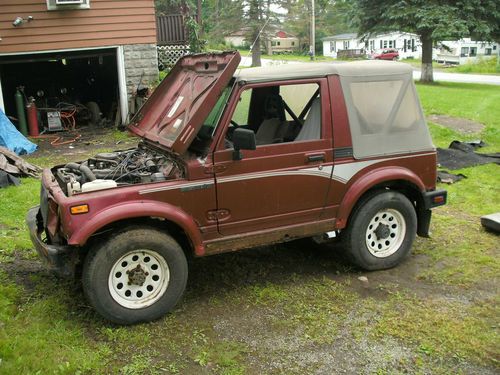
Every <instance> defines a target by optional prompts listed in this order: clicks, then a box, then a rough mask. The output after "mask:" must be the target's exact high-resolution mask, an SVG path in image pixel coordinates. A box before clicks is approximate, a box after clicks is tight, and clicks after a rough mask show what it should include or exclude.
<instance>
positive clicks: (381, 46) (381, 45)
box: [380, 41, 384, 49]
mask: <svg viewBox="0 0 500 375" xmlns="http://www.w3.org/2000/svg"><path fill="white" fill-rule="evenodd" d="M382 43H383V42H382V41H380V49H382V48H384V47H383V44H382Z"/></svg>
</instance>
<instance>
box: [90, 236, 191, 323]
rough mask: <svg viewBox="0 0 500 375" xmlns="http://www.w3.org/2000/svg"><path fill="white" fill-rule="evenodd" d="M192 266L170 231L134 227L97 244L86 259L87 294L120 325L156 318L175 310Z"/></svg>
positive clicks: (106, 316)
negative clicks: (169, 233) (189, 267)
mask: <svg viewBox="0 0 500 375" xmlns="http://www.w3.org/2000/svg"><path fill="white" fill-rule="evenodd" d="M187 276H188V266H187V261H186V257H185V255H184V252H183V251H182V248H181V247H180V246H179V244H178V243H177V242H176V241H175V240H174V239H173V238H172V237H170V236H169V235H168V234H166V233H162V232H159V231H157V230H154V229H150V228H144V227H131V228H129V229H127V230H125V231H122V232H120V233H118V234H116V235H115V236H113V237H111V238H110V239H109V240H108V241H106V242H105V243H104V244H102V245H101V246H96V247H94V248H92V249H91V250H90V251H89V253H88V255H87V257H86V259H85V262H84V266H83V275H82V284H83V290H84V293H85V296H86V297H87V299H88V301H89V302H90V304H91V305H92V307H94V309H95V310H96V311H97V312H98V313H99V314H101V315H102V316H103V317H104V318H105V319H107V320H110V321H111V322H114V323H118V324H135V323H140V322H148V321H151V320H155V319H158V318H160V317H161V316H163V315H165V314H166V313H167V312H169V311H171V310H172V308H173V307H174V306H175V305H176V304H177V302H178V301H179V299H180V298H181V296H182V294H183V293H184V289H185V288H186V282H187Z"/></svg>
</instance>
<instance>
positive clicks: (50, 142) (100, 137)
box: [28, 126, 139, 160]
mask: <svg viewBox="0 0 500 375" xmlns="http://www.w3.org/2000/svg"><path fill="white" fill-rule="evenodd" d="M113 134H114V133H113V131H112V129H110V128H104V127H94V126H86V127H82V128H79V129H77V130H74V131H64V132H58V133H51V134H47V135H43V136H41V137H40V138H36V139H32V140H33V141H34V142H36V143H37V145H38V149H37V151H36V152H35V153H33V154H31V155H30V156H29V157H28V159H29V158H32V157H35V158H36V157H50V158H56V160H57V157H63V158H64V157H68V159H73V158H72V156H76V158H78V157H80V156H84V155H87V154H89V153H90V154H91V153H92V152H93V151H94V150H101V149H107V148H109V149H116V150H118V149H120V150H121V149H127V148H131V147H134V146H135V145H136V144H137V142H138V140H139V139H138V138H136V137H133V136H130V137H127V133H126V132H124V133H123V136H120V137H117V136H116V135H113ZM118 138H119V139H118Z"/></svg>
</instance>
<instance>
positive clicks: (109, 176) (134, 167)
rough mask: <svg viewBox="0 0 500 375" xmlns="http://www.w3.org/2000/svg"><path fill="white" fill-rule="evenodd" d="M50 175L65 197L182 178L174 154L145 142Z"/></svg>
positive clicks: (71, 164) (77, 163) (56, 168)
mask: <svg viewBox="0 0 500 375" xmlns="http://www.w3.org/2000/svg"><path fill="white" fill-rule="evenodd" d="M52 172H53V173H54V175H55V176H56V178H57V180H58V182H59V185H60V186H61V188H62V189H63V191H64V192H65V193H66V195H68V196H71V195H74V194H78V193H85V192H89V191H95V190H102V189H109V188H113V187H117V186H123V185H132V184H138V183H151V182H161V181H167V180H173V179H177V178H182V177H184V170H183V168H182V162H181V161H180V160H179V159H177V158H176V157H175V155H172V154H168V153H164V152H160V151H157V150H155V149H152V148H150V147H148V146H147V145H146V144H144V143H140V144H139V145H138V146H137V147H135V148H133V149H129V150H122V151H114V152H104V153H99V154H96V155H95V156H94V157H91V158H89V159H87V160H85V161H82V162H72V163H67V164H66V165H64V166H57V167H55V168H54V169H53V170H52Z"/></svg>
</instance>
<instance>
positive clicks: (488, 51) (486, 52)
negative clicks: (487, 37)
mask: <svg viewBox="0 0 500 375" xmlns="http://www.w3.org/2000/svg"><path fill="white" fill-rule="evenodd" d="M484 54H485V55H486V56H490V55H491V48H486V49H485V50H484Z"/></svg>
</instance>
